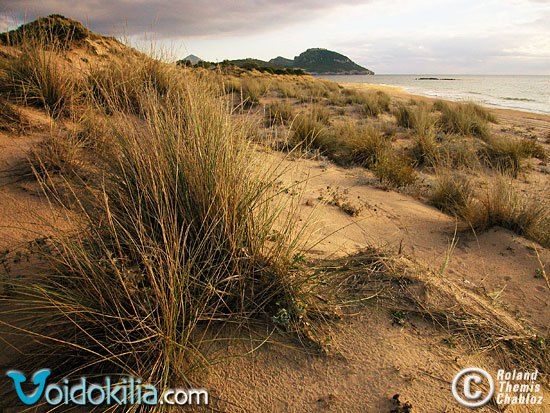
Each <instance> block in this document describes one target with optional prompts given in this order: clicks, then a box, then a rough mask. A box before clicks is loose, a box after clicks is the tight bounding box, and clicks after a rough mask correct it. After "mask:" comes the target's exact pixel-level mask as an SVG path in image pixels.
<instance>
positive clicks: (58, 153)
mask: <svg viewBox="0 0 550 413" xmlns="http://www.w3.org/2000/svg"><path fill="white" fill-rule="evenodd" d="M81 149H82V145H81V142H80V141H79V139H78V136H75V135H70V134H69V135H67V134H61V133H60V132H59V131H56V130H54V131H51V132H50V134H49V135H48V136H46V137H45V138H44V139H43V140H42V141H40V142H39V143H37V144H36V145H34V146H33V147H32V148H31V150H30V151H29V153H28V161H29V165H30V167H31V168H32V169H33V170H34V171H35V173H36V174H38V175H40V176H39V178H40V179H43V177H44V175H45V174H50V175H53V174H62V175H64V176H65V177H69V176H72V175H77V174H78V173H79V171H80V169H81V167H82V164H83V163H82V152H81Z"/></svg>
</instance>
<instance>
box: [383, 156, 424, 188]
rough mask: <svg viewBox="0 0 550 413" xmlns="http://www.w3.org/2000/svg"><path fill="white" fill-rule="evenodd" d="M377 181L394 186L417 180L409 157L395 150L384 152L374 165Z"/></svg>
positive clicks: (399, 186)
mask: <svg viewBox="0 0 550 413" xmlns="http://www.w3.org/2000/svg"><path fill="white" fill-rule="evenodd" d="M374 173H375V174H376V177H377V178H378V179H379V181H380V182H381V183H383V184H385V185H389V186H392V187H395V188H401V187H404V186H408V185H412V184H414V183H415V182H416V180H417V175H416V172H415V171H414V169H413V167H412V164H411V161H410V159H408V158H407V157H405V156H401V155H399V154H397V153H395V152H386V153H385V154H384V156H382V157H380V159H378V162H377V163H376V165H375V166H374Z"/></svg>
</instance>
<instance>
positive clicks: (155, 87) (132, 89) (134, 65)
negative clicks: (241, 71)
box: [85, 54, 211, 115]
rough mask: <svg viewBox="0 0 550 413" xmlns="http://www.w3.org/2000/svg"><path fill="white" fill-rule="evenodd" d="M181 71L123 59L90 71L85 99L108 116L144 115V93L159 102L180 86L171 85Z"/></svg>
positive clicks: (147, 61)
mask: <svg viewBox="0 0 550 413" xmlns="http://www.w3.org/2000/svg"><path fill="white" fill-rule="evenodd" d="M178 71H180V69H178V68H176V67H172V66H167V65H166V64H164V63H162V62H160V61H158V60H156V59H152V58H150V57H148V56H141V57H140V58H136V57H135V56H132V55H130V54H128V55H125V56H120V57H119V58H118V59H112V60H110V61H109V62H108V63H102V64H98V65H96V66H92V67H91V68H90V70H89V74H88V77H87V80H86V85H85V90H86V95H87V97H88V98H89V100H92V102H91V103H90V104H92V105H94V106H99V107H100V108H102V109H103V110H105V111H106V112H107V113H111V112H116V111H119V110H122V111H124V112H126V113H132V114H136V115H142V114H144V110H143V108H142V107H141V106H140V105H141V103H142V102H143V99H141V94H142V93H143V91H144V90H148V91H149V92H150V93H154V94H155V95H156V96H158V97H160V98H162V97H164V96H166V94H167V93H168V91H169V90H170V89H171V88H172V87H174V86H177V85H173V84H172V83H173V82H174V81H175V80H176V81H177V79H179V78H178V77H177V76H176V73H177V72H178ZM205 87H209V88H210V87H211V86H210V85H205Z"/></svg>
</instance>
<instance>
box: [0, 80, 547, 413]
mask: <svg viewBox="0 0 550 413" xmlns="http://www.w3.org/2000/svg"><path fill="white" fill-rule="evenodd" d="M345 86H346V87H357V88H376V89H383V90H385V91H386V92H388V93H390V94H391V95H392V96H393V97H394V98H395V99H398V100H399V99H402V100H403V101H405V100H409V99H410V98H412V97H413V96H412V95H408V94H406V93H405V92H404V91H402V90H400V89H398V88H390V87H384V86H369V85H356V84H346V85H345ZM414 98H415V99H421V100H429V99H430V98H425V97H417V96H415V97H414ZM497 112H498V115H499V117H500V119H501V124H500V125H499V127H502V128H506V127H508V128H512V127H513V128H516V129H517V130H526V128H532V129H531V132H533V133H537V134H540V135H541V136H544V134H546V133H548V131H550V117H548V116H544V115H538V114H533V113H526V112H519V111H512V110H504V109H502V110H497ZM29 116H38V117H39V116H40V115H37V114H34V115H33V113H30V114H29ZM47 133H48V131H34V132H30V133H26V134H23V135H22V136H12V135H7V134H5V133H2V134H0V148H1V149H0V169H2V174H1V175H0V249H2V248H12V247H13V246H15V245H18V244H20V243H21V242H23V241H26V240H30V239H32V238H34V237H36V236H39V235H47V233H48V230H49V229H48V227H47V226H44V225H41V223H42V222H43V219H44V218H45V220H46V221H48V220H50V221H51V217H52V216H53V217H55V216H57V215H56V214H58V213H59V212H60V211H59V210H56V208H55V207H54V209H53V210H52V209H51V205H50V204H49V203H48V201H47V200H46V199H45V198H44V197H43V196H42V195H41V194H40V191H39V188H38V187H37V185H36V184H35V183H34V184H33V183H32V182H31V181H29V180H26V179H14V175H13V173H12V172H13V168H14V166H16V165H18V164H19V163H20V162H21V161H24V159H25V156H26V155H25V154H26V151H28V149H29V147H30V146H31V145H32V144H33V143H35V142H38V141H39V140H40V139H42V138H43V137H44V136H46V135H47ZM266 156H268V157H270V158H271V159H275V160H280V159H282V158H283V157H284V155H282V154H281V153H277V152H271V153H269V154H268V155H266ZM283 165H284V166H286V167H288V172H287V173H286V174H285V176H284V178H283V179H284V181H285V183H286V184H287V185H291V184H292V183H293V182H295V181H296V180H305V181H306V183H307V185H306V188H305V190H304V193H303V195H302V198H301V199H300V202H301V203H302V210H301V214H302V217H303V220H304V221H307V222H309V224H310V225H311V228H312V231H311V232H312V233H313V234H314V235H313V239H316V240H317V241H319V242H318V243H317V244H316V245H315V246H314V247H313V248H312V249H311V250H310V251H309V252H308V258H309V259H311V260H320V259H327V258H334V257H342V256H345V255H346V254H354V253H355V252H357V251H359V250H360V249H362V248H365V247H367V246H369V245H374V246H385V247H391V248H393V249H400V250H401V251H402V252H403V253H404V254H406V255H407V256H409V257H410V258H411V260H413V261H414V262H415V263H417V265H418V266H419V267H422V268H426V269H431V270H433V271H436V272H437V271H440V270H441V268H442V267H443V266H444V262H445V261H446V260H447V259H448V258H449V257H448V254H449V246H450V245H451V243H452V241H453V239H454V240H455V241H456V247H455V248H454V250H453V251H452V254H450V259H449V262H448V264H447V265H446V267H445V271H444V272H443V273H442V274H441V277H445V278H447V279H449V280H452V281H453V282H456V283H459V284H461V285H464V286H466V287H467V288H468V289H470V290H471V291H474V292H477V293H479V294H481V295H483V296H487V294H493V296H494V297H495V303H494V304H495V305H497V304H498V305H499V306H502V307H503V308H507V309H508V310H509V311H510V312H511V313H512V314H514V315H516V316H517V317H518V318H519V319H523V320H525V322H526V323H527V324H528V325H532V326H534V327H537V328H539V329H543V330H546V329H548V327H549V326H548V320H550V290H549V288H548V286H547V285H546V283H545V281H544V279H542V278H535V277H534V274H535V272H536V269H537V268H538V267H539V262H538V260H537V256H536V254H535V249H538V250H539V253H540V257H541V259H542V262H543V263H544V264H548V263H549V262H550V251H549V250H548V249H544V248H541V247H540V246H537V245H536V244H535V243H534V242H532V241H529V240H527V239H525V238H523V237H521V236H518V235H516V234H514V233H512V232H510V231H508V230H505V229H501V228H494V229H492V230H490V231H488V232H484V233H480V234H475V233H473V232H472V231H468V230H467V228H466V229H465V228H464V224H461V223H459V222H457V221H456V220H455V219H453V218H452V217H450V216H448V215H445V214H443V213H441V212H440V211H438V210H437V209H435V208H434V207H431V206H429V205H427V204H426V203H424V202H422V201H421V200H419V199H418V198H417V197H415V196H413V195H409V194H406V193H402V192H395V191H387V190H384V189H382V188H380V187H378V186H377V185H374V184H373V177H372V175H371V174H370V172H368V171H366V170H364V169H360V168H352V169H345V168H341V167H338V166H335V165H333V164H330V163H327V162H325V161H323V160H307V159H297V160H296V159H287V158H285V159H284V160H283ZM15 178H17V177H15ZM532 179H539V180H540V182H541V185H542V187H541V191H545V194H546V195H544V194H543V196H547V195H548V190H549V185H548V175H544V174H543V173H539V172H536V173H534V174H533V176H532ZM545 184H546V186H544V185H545ZM328 187H330V188H332V189H336V188H338V189H340V190H346V191H348V193H347V197H348V198H349V199H352V200H354V202H357V203H361V204H364V206H365V207H364V210H363V211H362V212H361V214H360V215H359V216H358V217H351V216H349V215H348V214H346V213H345V212H343V211H342V210H341V209H339V208H338V207H335V206H330V205H326V204H322V203H321V204H320V203H319V197H320V196H321V193H322V192H323V191H326V190H327V188H328ZM457 229H458V231H457ZM315 237H316V238H315ZM547 268H550V265H547ZM328 336H329V337H330V340H331V346H330V351H329V354H326V355H325V354H320V353H319V352H316V351H313V350H311V349H308V348H307V347H304V346H302V345H300V343H299V342H297V340H296V339H295V338H294V336H293V335H291V334H288V335H287V334H283V333H280V332H279V333H276V334H274V335H273V336H271V337H270V339H269V342H268V343H267V344H266V345H264V346H263V347H261V348H260V349H259V350H258V351H256V352H253V353H251V354H249V355H246V356H243V357H238V358H236V357H235V358H230V359H229V360H228V361H226V362H224V363H221V364H217V365H215V367H213V368H211V369H209V371H208V374H207V375H206V376H205V378H204V379H203V380H202V382H201V387H204V388H206V389H207V390H209V391H210V394H211V397H212V398H213V403H214V404H213V405H214V406H215V408H216V409H218V411H228V412H238V411H250V412H252V411H254V412H318V411H334V412H369V411H373V412H377V411H381V412H388V411H390V410H391V409H394V408H396V404H395V402H394V401H392V400H393V399H392V398H393V397H394V396H395V395H396V394H398V395H399V399H400V400H401V401H402V402H403V403H405V402H410V403H411V404H412V406H413V409H414V410H412V411H415V412H462V411H470V410H469V409H466V408H463V407H461V406H459V405H458V404H457V403H456V401H455V400H454V398H453V396H452V394H451V381H452V379H453V377H454V375H455V374H456V372H458V371H459V370H460V369H461V368H463V367H467V366H472V365H476V366H482V367H485V368H487V369H488V370H489V371H491V372H493V373H494V372H495V371H496V369H498V368H499V364H498V360H495V359H494V358H492V357H489V356H488V355H487V354H484V353H483V352H471V351H470V347H469V346H468V343H460V344H459V345H458V346H456V347H454V346H450V345H448V344H446V341H445V340H447V339H448V333H447V332H446V331H445V329H444V328H440V327H438V326H435V325H433V324H432V323H430V322H428V321H426V320H423V319H421V318H412V319H410V320H407V321H406V322H405V324H404V325H394V323H393V322H392V317H391V316H390V315H389V313H388V312H387V311H386V310H385V309H383V308H379V307H377V306H376V305H374V304H373V305H372V306H366V308H365V309H364V311H363V312H361V313H360V314H358V315H349V316H346V317H344V319H343V320H342V321H340V322H337V323H335V324H333V325H332V327H331V331H330V333H329V334H328ZM242 339H243V340H239V339H235V341H234V342H233V343H232V345H231V346H227V347H222V348H217V350H218V351H220V355H221V356H224V355H225V356H231V355H238V354H242V353H245V352H246V351H248V350H250V347H251V346H253V344H251V343H250V342H249V341H248V340H246V337H244V336H243V337H242ZM2 353H3V354H4V356H5V352H4V351H2ZM545 394H547V393H546V390H545ZM401 411H405V410H401ZM478 411H479V412H485V411H496V410H495V407H491V406H487V407H484V408H481V409H479V410H478ZM507 411H521V410H517V409H514V408H510V409H508V410H507ZM530 411H540V412H543V411H550V395H547V397H546V400H545V405H544V406H541V407H540V409H533V410H530Z"/></svg>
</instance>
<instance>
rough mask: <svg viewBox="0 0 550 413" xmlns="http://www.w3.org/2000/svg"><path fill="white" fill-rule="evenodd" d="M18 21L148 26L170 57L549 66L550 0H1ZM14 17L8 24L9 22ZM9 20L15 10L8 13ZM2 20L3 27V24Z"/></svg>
mask: <svg viewBox="0 0 550 413" xmlns="http://www.w3.org/2000/svg"><path fill="white" fill-rule="evenodd" d="M4 4H5V7H6V11H7V14H8V15H9V16H11V17H12V18H15V20H17V21H21V20H22V19H24V18H25V17H24V16H25V15H26V16H27V17H26V19H27V20H29V19H32V18H34V17H36V15H44V14H50V13H60V14H64V15H66V16H68V17H73V18H76V19H79V20H82V21H85V22H87V24H88V25H89V26H90V28H91V29H93V30H96V31H99V32H101V33H104V34H120V33H121V32H123V31H124V32H125V33H126V34H127V35H129V38H130V40H131V41H133V42H134V43H137V42H139V40H140V39H143V36H144V33H145V32H148V33H154V36H155V38H156V39H157V41H158V42H159V43H160V44H161V45H163V46H166V47H168V48H169V49H170V50H172V52H173V53H174V55H175V56H176V57H180V58H181V57H184V56H186V55H187V54H189V53H192V54H195V55H197V56H199V57H201V58H203V59H206V60H213V61H216V60H220V61H221V60H223V59H236V58H243V57H256V58H260V59H266V60H268V59H270V58H273V57H276V56H284V57H289V58H292V57H294V56H296V55H298V54H299V53H301V52H302V51H304V50H305V49H307V48H310V47H325V48H328V49H331V50H335V51H338V52H340V53H343V54H345V55H347V56H348V57H350V58H351V59H352V60H354V61H356V62H357V63H359V64H361V65H363V66H365V67H368V68H369V69H372V70H374V71H375V72H377V73H414V74H430V73H438V74H469V73H471V74H485V73H490V74H547V75H548V74H550V0H515V1H512V0H501V1H496V0H478V1H474V0H454V1H451V0H439V1H432V0H412V1H411V0H409V1H405V0H392V1H390V2H388V1H381V0H380V1H379V0H341V1H338V2H333V1H327V0H301V1H298V0H279V1H267V0H232V1H214V0H202V1H199V0H175V1H174V0H153V1H151V0H150V1H145V0H124V1H118V2H116V1H115V2H113V1H109V0H88V1H86V2H81V3H75V2H74V1H73V2H71V1H66V0H43V1H40V2H38V1H36V0H7V1H6V0H5V1H4ZM8 22H11V23H8ZM3 23H4V26H6V25H8V24H9V25H10V26H13V19H11V20H9V21H8V20H6V19H4V22H3ZM4 29H5V27H4Z"/></svg>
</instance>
